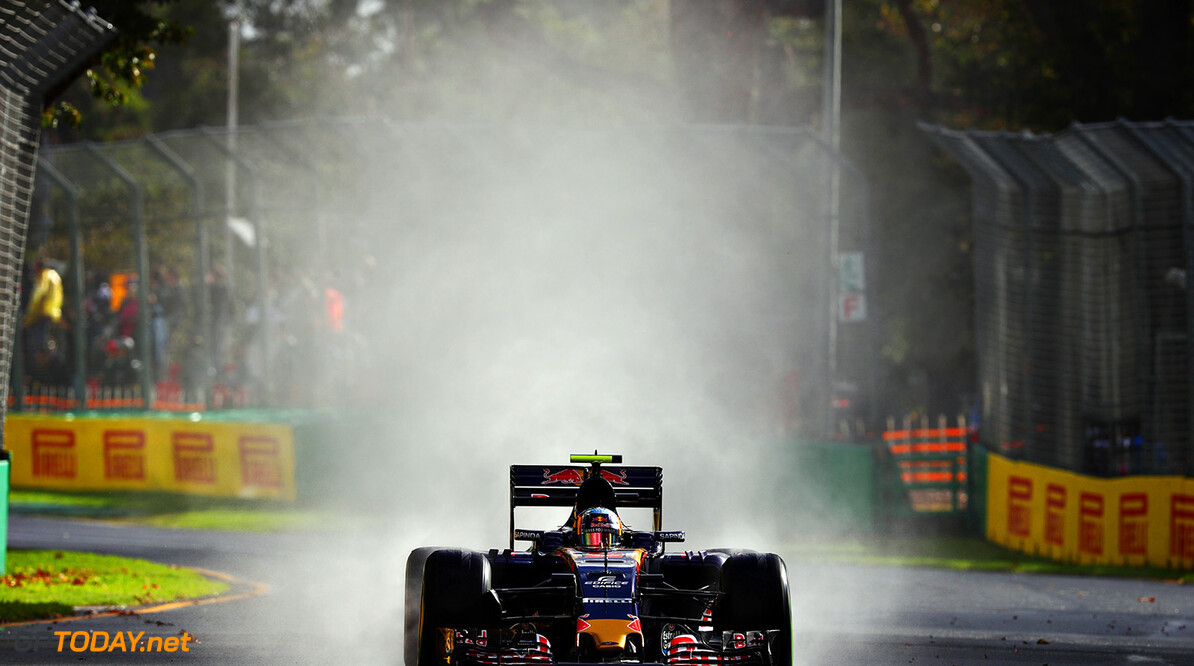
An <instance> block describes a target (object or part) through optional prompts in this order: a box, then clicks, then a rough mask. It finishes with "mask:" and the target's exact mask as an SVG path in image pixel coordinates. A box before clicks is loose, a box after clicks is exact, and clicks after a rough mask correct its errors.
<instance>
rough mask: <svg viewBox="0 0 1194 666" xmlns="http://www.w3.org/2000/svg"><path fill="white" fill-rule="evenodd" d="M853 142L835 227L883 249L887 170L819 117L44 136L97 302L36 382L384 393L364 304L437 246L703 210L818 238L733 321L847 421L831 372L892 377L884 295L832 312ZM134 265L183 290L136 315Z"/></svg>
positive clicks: (802, 396) (193, 394)
mask: <svg viewBox="0 0 1194 666" xmlns="http://www.w3.org/2000/svg"><path fill="white" fill-rule="evenodd" d="M833 165H837V166H838V167H839V168H841V169H842V173H843V176H842V178H843V192H844V194H843V197H842V201H843V203H842V206H841V212H840V224H839V225H838V226H839V229H840V232H839V238H838V242H837V247H838V249H839V250H840V251H841V252H842V253H853V255H852V256H853V257H855V260H856V261H865V262H868V264H867V265H868V267H869V265H870V264H869V262H870V260H871V259H872V257H873V253H869V252H867V250H869V248H868V247H867V244H868V243H869V238H868V235H867V231H868V229H867V215H868V212H867V208H866V199H867V196H866V185H865V182H864V181H863V179H862V177H861V175H860V174H859V172H858V171H857V170H856V169H854V168H853V167H852V166H851V165H850V164H848V163H847V162H845V161H843V160H841V159H840V158H839V157H837V156H835V155H833V154H832V153H831V152H830V151H829V150H828V149H827V148H826V147H825V146H824V145H823V144H822V143H821V142H820V140H819V138H818V136H817V135H816V133H814V132H812V131H811V130H809V129H807V128H759V127H740V126H732V127H731V126H671V127H653V128H637V129H635V128H610V129H583V130H581V129H566V128H552V127H523V126H508V125H450V124H436V123H401V122H394V121H392V120H389V119H386V118H328V119H313V120H302V121H288V122H275V123H265V124H261V125H255V126H241V127H239V128H236V129H235V130H232V131H229V130H228V129H226V128H197V129H193V130H184V131H174V132H166V133H160V134H155V135H151V136H148V137H145V138H141V139H137V140H131V141H120V142H111V143H104V144H90V143H87V144H68V145H54V146H45V147H43V150H42V154H41V157H40V160H39V166H40V168H41V172H42V174H41V175H43V176H45V177H44V178H43V179H42V181H41V182H43V183H44V187H42V188H39V196H38V200H37V206H36V208H37V210H38V211H39V213H38V214H39V217H38V219H39V220H40V221H41V222H40V226H36V225H35V228H34V230H33V232H34V233H32V234H31V237H32V238H35V239H36V241H35V242H33V246H34V249H33V250H31V254H36V256H38V257H45V258H47V259H48V260H49V261H51V262H52V263H55V264H56V265H57V266H58V267H59V268H60V269H61V271H62V272H63V277H64V282H65V284H66V285H67V289H66V292H67V310H68V317H69V318H71V319H73V320H74V321H79V322H84V325H82V326H74V327H72V328H69V332H64V333H63V336H62V340H61V343H62V350H63V352H64V354H63V356H65V363H60V365H65V366H66V367H65V368H64V369H63V371H62V372H61V373H58V375H57V376H58V377H59V379H58V380H57V383H56V384H49V383H48V382H41V381H38V380H37V378H36V377H37V374H36V371H35V369H32V368H29V367H26V368H25V369H24V370H25V371H24V375H25V377H26V380H25V381H24V382H23V384H22V385H21V390H23V391H24V392H25V395H24V396H21V397H22V400H21V401H19V403H18V404H22V405H27V406H29V407H30V408H38V409H51V410H56V409H70V408H77V407H78V406H79V405H100V406H102V405H105V404H106V405H113V404H120V405H124V406H136V407H144V406H146V404H147V403H146V401H145V400H143V399H142V396H151V401H150V402H149V403H148V404H150V405H154V406H157V407H159V408H172V407H171V405H173V406H174V408H178V409H186V410H191V409H195V408H197V407H205V408H213V407H221V406H246V405H247V406H256V405H295V406H305V405H326V404H335V403H337V402H345V401H349V402H352V401H356V400H359V399H361V393H362V392H363V391H371V392H373V393H374V394H375V395H376V394H379V393H380V394H385V393H386V392H387V391H388V390H391V389H387V388H386V386H387V385H392V384H393V379H394V378H393V377H388V378H380V379H378V380H377V381H372V380H371V379H370V375H371V373H373V372H375V371H376V368H377V367H378V364H377V363H376V360H377V358H378V357H379V356H381V355H384V353H385V351H384V345H385V344H387V343H391V341H392V340H393V339H394V329H389V330H388V331H382V332H381V333H380V335H379V334H378V333H379V332H378V331H367V330H365V327H364V326H363V324H362V323H363V322H364V321H365V320H368V319H371V318H373V319H376V318H378V317H377V315H378V312H377V311H376V308H377V307H378V305H377V304H380V303H386V302H389V301H393V300H395V296H394V294H395V293H396V289H397V288H396V287H394V286H393V285H395V284H397V283H399V282H401V281H402V280H403V279H405V277H404V276H403V275H402V272H401V271H402V270H403V269H404V268H405V267H406V266H409V265H411V263H412V261H413V260H414V259H415V258H416V256H415V255H414V254H412V253H415V252H420V251H421V250H420V249H419V248H420V247H425V246H427V245H428V244H432V246H433V244H434V243H447V242H454V241H453V239H454V238H457V237H465V236H466V235H467V234H470V233H473V231H472V230H473V229H483V228H484V229H487V228H488V227H489V226H495V225H496V226H500V225H503V224H504V225H506V227H507V228H506V230H505V231H504V232H502V233H504V234H505V235H506V236H511V235H518V234H522V235H523V236H524V237H525V238H526V240H527V242H528V243H534V242H538V241H542V240H543V239H544V238H547V239H548V240H550V239H551V238H552V234H560V233H564V232H562V231H559V230H558V229H556V228H555V227H564V228H569V229H571V228H576V227H584V225H588V226H589V228H588V229H587V230H582V232H581V233H582V234H584V235H593V236H594V237H600V234H601V229H602V228H605V227H608V228H609V229H611V232H610V233H618V232H617V231H614V230H615V229H617V227H618V225H622V224H624V223H623V220H624V219H626V218H633V219H642V220H643V221H644V222H643V223H644V224H653V223H654V222H655V221H657V220H658V221H662V222H661V223H660V224H659V232H658V233H661V234H662V233H671V232H672V230H674V229H679V230H680V231H679V233H680V234H683V233H685V222H686V220H690V221H691V226H690V227H689V228H690V229H692V230H693V233H696V230H697V229H699V228H701V224H702V221H703V220H709V219H716V220H718V221H719V222H718V224H721V225H723V226H728V227H731V228H734V229H737V230H739V231H736V232H735V233H742V234H744V235H746V236H748V237H750V238H751V242H752V243H757V244H758V245H760V246H763V247H766V246H767V241H766V240H758V239H774V240H775V242H774V244H773V245H774V246H775V247H776V248H778V247H782V248H789V247H790V248H800V257H799V258H797V257H795V256H792V255H791V254H785V252H791V250H777V249H775V248H768V251H769V252H771V254H766V253H765V254H763V255H761V258H760V259H761V262H762V265H760V266H757V267H756V269H757V270H758V272H759V274H760V276H761V280H762V281H763V282H764V284H762V285H760V294H761V296H760V307H758V308H754V309H752V310H751V311H750V316H751V317H753V318H755V319H756V321H751V322H749V323H743V322H738V323H737V325H736V326H730V327H729V328H731V329H735V330H736V329H742V330H743V332H742V333H741V337H742V339H738V340H734V341H733V342H734V343H735V344H738V345H741V346H742V347H744V348H750V347H751V346H752V345H757V341H756V340H753V339H750V338H749V337H748V333H749V331H747V330H746V329H752V330H754V329H760V330H761V329H766V328H768V327H770V328H772V329H775V330H779V331H781V335H782V336H786V342H785V344H784V345H783V349H782V351H781V352H778V353H777V354H776V355H774V356H773V357H771V358H768V359H766V368H765V369H764V371H763V372H760V373H758V374H757V380H758V382H759V384H760V385H762V384H765V383H767V382H772V383H771V386H770V387H769V391H770V396H771V397H770V398H768V399H770V400H774V395H775V394H776V393H780V392H781V390H780V389H776V388H772V387H779V386H781V385H782V384H783V377H784V376H785V375H786V374H789V373H790V374H792V375H795V374H797V373H798V374H799V377H800V381H799V389H798V391H799V394H798V395H797V394H795V391H794V393H793V395H787V396H781V400H787V401H788V402H789V403H790V405H791V406H792V407H791V408H789V405H784V406H781V407H780V411H784V414H783V416H782V418H783V419H785V420H786V421H787V422H786V423H785V424H784V426H785V427H792V428H794V429H799V430H800V431H803V432H820V433H826V432H828V431H829V430H831V429H832V426H831V423H832V422H833V415H832V414H831V413H830V412H831V398H832V393H833V391H832V388H831V387H833V386H834V385H835V384H837V385H840V384H842V383H848V384H850V385H851V386H854V387H860V388H857V389H856V390H859V391H861V392H863V393H869V392H870V390H871V386H872V372H873V368H874V366H875V364H874V362H873V360H874V355H873V351H872V350H873V349H875V348H876V345H874V344H873V340H874V336H875V329H876V325H875V324H876V321H877V320H878V308H877V307H876V306H875V304H874V303H873V302H872V303H871V304H870V312H869V317H868V318H866V319H864V320H860V321H855V322H849V323H841V324H840V325H839V326H837V327H831V326H829V325H828V321H827V320H828V319H829V318H830V317H831V316H835V314H834V313H835V312H836V310H835V308H836V298H835V294H834V290H835V289H837V286H838V285H837V276H836V275H835V272H834V269H833V262H832V261H831V257H830V254H831V247H833V244H832V243H831V238H830V236H829V228H830V225H829V224H828V223H827V219H826V216H827V214H828V213H827V211H828V210H829V206H828V202H827V201H826V194H825V192H826V187H825V184H826V182H827V181H826V176H825V174H826V173H828V172H829V170H830V169H829V167H831V166H833ZM503 216H505V217H503ZM520 216H521V217H520ZM506 218H509V219H506ZM558 220H567V222H564V223H561V222H558ZM552 225H555V226H554V227H553V226H552ZM567 225H571V226H567ZM742 230H745V231H742ZM482 233H488V232H482ZM569 233H571V232H569ZM395 237H398V238H400V239H405V240H399V241H395V240H394V238H395ZM478 238H483V235H479V236H478ZM687 242H688V241H687V240H686V239H684V238H680V237H677V238H676V239H675V244H676V245H677V246H683V245H684V244H685V243H687ZM387 248H388V250H387ZM733 249H734V248H729V250H731V251H732V250H733ZM663 261H666V258H664V259H663ZM514 270H518V267H514ZM752 270H754V269H752ZM141 275H148V276H149V280H148V284H146V282H147V281H145V280H138V279H135V278H136V276H141ZM693 277H694V279H700V276H699V275H694V276H693ZM869 277H870V279H871V280H873V279H874V277H875V276H874V273H873V271H872V272H871V273H870V275H869ZM117 278H121V279H125V280H127V279H129V278H132V282H131V285H132V286H131V287H129V286H126V287H124V288H122V289H121V290H119V291H120V292H121V293H122V294H131V295H132V297H133V298H134V299H139V298H144V294H145V293H148V294H149V295H150V296H151V297H155V298H156V300H157V304H156V306H160V305H161V302H162V301H163V297H162V296H161V294H173V297H178V298H179V300H181V301H184V302H185V306H182V307H179V308H178V310H177V311H175V312H173V313H171V312H165V313H163V312H162V308H161V307H155V308H138V309H137V311H136V312H135V313H132V314H128V315H127V316H124V317H123V319H124V321H123V323H122V322H121V319H122V315H121V314H120V309H121V308H120V307H119V305H117V304H115V303H114V302H113V299H115V298H116V297H117V296H118V294H117V293H115V292H116V291H117V290H116V289H115V287H116V283H115V282H114V280H115V279H117ZM105 284H107V290H108V291H111V292H113V293H111V294H109V293H106V292H105V291H104V287H103V285H105ZM645 286H649V285H645ZM678 305H683V304H678ZM717 314H718V313H712V316H711V317H709V318H710V319H711V318H713V316H716V315H717ZM722 316H723V317H724V315H722ZM398 319H399V324H398V326H402V325H410V324H417V322H403V321H401V319H400V318H398ZM122 326H123V332H122V333H120V332H117V331H119V330H120V329H121V327H122ZM723 328H724V326H723ZM163 329H164V330H163ZM688 333H689V334H690V335H691V336H693V337H696V338H713V337H714V336H715V335H717V333H716V332H715V331H712V330H709V331H703V330H692V331H688ZM831 336H832V337H833V341H834V344H832V345H831V342H830V340H831ZM125 338H131V342H132V344H131V345H130V344H126V343H125V342H124V340H125ZM387 338H388V339H387ZM145 340H150V343H149V344H143V343H142V341H145ZM114 341H115V342H114ZM829 349H834V351H835V355H836V359H837V360H836V362H835V363H830V362H829V361H828V360H827V353H826V352H827V350H829ZM60 360H61V359H60ZM130 368H131V369H132V371H130ZM767 372H773V373H775V376H768V375H767V374H766V373H767ZM831 375H832V377H831ZM51 376H54V375H51ZM67 376H69V377H70V379H69V380H63V379H62V377H67ZM75 396H82V400H77V399H76V397H75ZM25 398H27V399H25ZM108 400H114V401H118V402H117V403H111V402H104V401H108ZM867 402H868V404H874V403H875V402H876V401H874V400H868V401H867Z"/></svg>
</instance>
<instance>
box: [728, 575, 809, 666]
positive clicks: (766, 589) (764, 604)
mask: <svg viewBox="0 0 1194 666" xmlns="http://www.w3.org/2000/svg"><path fill="white" fill-rule="evenodd" d="M721 593H722V594H721V597H719V598H718V600H717V604H716V606H714V608H713V628H714V629H715V630H718V631H757V630H769V629H778V630H779V632H780V634H779V636H778V637H777V638H776V639H775V641H774V642H773V643H772V653H771V658H772V665H773V666H791V663H792V605H791V601H790V599H789V596H788V570H787V566H786V565H785V564H784V561H783V559H782V558H780V556H779V555H776V554H774V553H740V554H737V555H733V556H731V557H730V558H729V559H727V560H726V561H725V564H723V565H722V567H721Z"/></svg>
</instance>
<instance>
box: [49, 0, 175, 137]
mask: <svg viewBox="0 0 1194 666" xmlns="http://www.w3.org/2000/svg"><path fill="white" fill-rule="evenodd" d="M177 2H178V0H157V1H155V2H150V1H148V0H141V1H138V2H129V1H128V0H92V2H90V3H89V4H90V5H91V6H92V7H94V9H95V10H96V13H97V14H98V15H99V16H100V17H101V18H103V19H105V20H107V21H108V22H110V23H112V25H114V26H116V28H117V30H118V33H117V36H116V38H115V39H114V40H113V41H112V43H111V44H109V46H108V47H107V48H106V49H104V51H102V52H101V53H100V55H99V56H98V57H97V58H96V59H95V61H94V62H92V63H91V65H90V67H88V69H87V70H86V72H85V73H84V77H83V80H84V81H85V83H86V87H87V90H88V92H89V95H90V97H89V98H84V100H79V99H78V97H75V98H73V100H72V98H70V97H69V96H68V97H60V94H61V93H64V92H65V90H60V91H52V92H51V94H50V95H49V96H48V100H51V102H50V104H49V105H47V108H46V109H45V111H44V112H43V114H42V124H43V125H46V126H48V127H56V126H59V125H60V124H63V123H65V124H67V125H70V126H78V124H79V123H80V122H81V120H82V117H83V113H82V112H81V111H80V107H81V106H91V102H89V101H86V100H88V99H89V100H91V101H100V102H103V103H106V104H107V105H109V106H117V107H119V106H127V105H128V104H129V103H130V99H131V98H132V97H134V96H135V95H136V91H137V90H138V89H139V88H141V86H142V85H143V84H144V83H145V81H146V78H147V74H148V71H149V70H151V69H153V68H154V64H155V61H156V57H157V48H158V47H160V46H163V45H167V44H180V43H183V42H185V41H186V38H187V36H188V35H189V33H190V30H189V29H188V28H186V27H184V26H183V25H182V24H180V23H177V22H175V21H171V20H169V19H166V18H163V17H162V16H160V15H159V14H158V11H159V10H160V6H163V5H170V4H173V3H177ZM147 5H152V6H153V7H152V8H147Z"/></svg>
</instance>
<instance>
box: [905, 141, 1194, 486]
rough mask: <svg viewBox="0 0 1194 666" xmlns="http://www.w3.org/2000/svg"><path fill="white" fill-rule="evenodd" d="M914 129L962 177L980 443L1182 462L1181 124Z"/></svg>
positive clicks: (1186, 454)
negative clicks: (969, 233)
mask: <svg viewBox="0 0 1194 666" xmlns="http://www.w3.org/2000/svg"><path fill="white" fill-rule="evenodd" d="M924 129H925V131H927V132H928V133H929V134H930V136H931V137H933V139H934V140H935V141H936V142H937V144H938V145H939V146H941V147H942V148H943V149H944V150H945V151H946V152H947V153H948V154H950V155H951V156H952V157H953V158H954V159H955V160H957V161H958V163H960V164H961V165H962V166H963V167H964V168H965V169H966V170H967V171H968V172H969V174H970V176H971V178H972V183H973V185H972V209H973V232H974V252H975V276H976V289H977V294H976V316H977V325H976V330H977V336H978V339H977V350H978V367H979V382H980V400H981V423H980V427H979V432H980V441H981V443H982V445H983V446H985V447H986V448H988V449H990V450H992V451H996V452H998V453H1000V454H1002V455H1004V456H1008V457H1011V458H1014V459H1022V460H1026V461H1031V462H1037V463H1041V464H1046V465H1050V466H1053V467H1058V468H1062V469H1067V470H1072V471H1077V472H1083V473H1087V474H1093V475H1099V476H1114V475H1126V474H1173V473H1178V474H1186V475H1189V474H1192V473H1194V464H1192V460H1191V458H1192V454H1194V429H1192V427H1191V426H1192V425H1194V424H1192V423H1191V419H1190V415H1191V407H1192V404H1191V400H1192V398H1194V392H1192V390H1191V382H1192V381H1194V375H1192V374H1191V367H1190V356H1191V327H1192V326H1191V324H1192V322H1191V317H1192V316H1194V307H1192V304H1194V301H1192V299H1194V294H1192V292H1191V290H1190V288H1189V285H1188V283H1187V276H1188V275H1189V274H1190V271H1191V269H1194V263H1192V261H1194V242H1192V236H1191V231H1192V228H1194V227H1192V225H1194V124H1191V123H1189V122H1178V121H1167V122H1157V123H1134V122H1123V121H1121V122H1114V123H1106V124H1097V125H1087V124H1075V125H1073V126H1071V127H1070V128H1069V129H1067V130H1065V131H1064V132H1060V133H1058V134H1053V135H1033V134H1028V133H1024V134H1010V133H992V132H979V131H967V132H959V131H950V130H945V129H941V128H936V127H927V126H926V127H925V128H924Z"/></svg>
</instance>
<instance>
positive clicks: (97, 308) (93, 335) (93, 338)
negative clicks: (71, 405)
mask: <svg viewBox="0 0 1194 666" xmlns="http://www.w3.org/2000/svg"><path fill="white" fill-rule="evenodd" d="M87 284H88V292H87V301H86V303H85V304H84V307H85V309H86V313H87V328H86V329H85V332H86V337H87V350H88V352H87V367H89V368H92V369H93V370H92V371H93V372H94V371H95V370H96V369H98V368H100V367H102V365H103V362H104V343H105V342H107V341H108V338H110V337H111V336H112V330H111V328H112V323H113V320H112V285H111V284H110V283H109V282H108V279H107V278H106V277H105V276H102V275H100V274H98V273H95V272H90V273H89V274H88V276H87Z"/></svg>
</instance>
